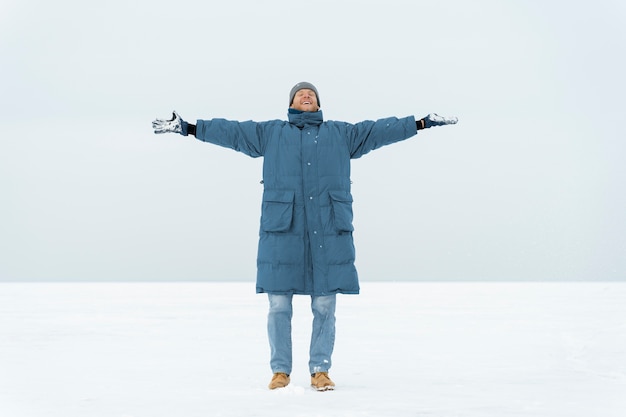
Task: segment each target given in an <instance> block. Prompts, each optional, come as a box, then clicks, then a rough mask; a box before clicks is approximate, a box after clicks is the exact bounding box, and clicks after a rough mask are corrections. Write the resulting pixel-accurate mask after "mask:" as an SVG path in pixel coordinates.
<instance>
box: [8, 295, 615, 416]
mask: <svg viewBox="0 0 626 417" xmlns="http://www.w3.org/2000/svg"><path fill="white" fill-rule="evenodd" d="M308 302H309V298H308V297H296V298H295V312H294V371H293V374H292V384H291V385H290V386H289V387H287V388H285V389H282V390H277V391H269V390H268V389H267V388H266V386H267V383H268V382H269V379H270V377H271V371H270V369H269V366H268V355H269V348H268V345H267V340H266V334H265V319H266V310H267V299H266V297H265V296H263V295H256V294H254V285H253V284H252V283H80V284H69V283H52V284H51V283H46V284H43V283H2V284H0V416H2V417H57V416H58V417H74V416H76V417H78V416H80V417H100V416H103V417H105V416H106V417H160V416H167V417H195V416H203V417H208V416H211V417H214V416H268V417H269V416H272V417H274V416H295V417H317V416H320V417H322V416H323V417H327V416H336V417H350V416H355V417H356V416H358V417H370V416H390V417H391V416H393V417H403V416H413V417H438V416H446V417H454V416H459V417H461V416H462V417H474V416H493V417H496V416H497V417H512V416H542V417H560V416H563V417H577V416H580V417H583V416H584V417H589V416H600V417H623V416H624V415H626V399H625V398H624V394H625V393H626V283H363V284H362V294H361V295H359V296H340V297H339V300H338V311H337V320H338V322H337V343H336V347H335V355H334V357H333V359H334V366H333V368H332V370H331V377H332V378H333V379H334V380H335V382H336V383H337V389H336V390H335V391H333V392H324V393H319V392H314V391H312V390H311V389H309V388H308V383H309V376H308V375H307V360H308V357H307V353H308V341H309V329H310V321H311V314H310V311H309V305H308Z"/></svg>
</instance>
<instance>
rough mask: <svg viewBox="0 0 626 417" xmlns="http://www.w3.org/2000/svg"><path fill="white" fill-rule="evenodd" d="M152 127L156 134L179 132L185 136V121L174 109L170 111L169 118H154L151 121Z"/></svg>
mask: <svg viewBox="0 0 626 417" xmlns="http://www.w3.org/2000/svg"><path fill="white" fill-rule="evenodd" d="M152 128H153V129H154V133H157V134H158V133H180V134H181V135H184V136H187V122H185V121H184V120H183V119H181V117H180V116H179V115H178V113H176V111H174V112H172V118H171V119H169V120H166V119H156V120H155V121H153V122H152Z"/></svg>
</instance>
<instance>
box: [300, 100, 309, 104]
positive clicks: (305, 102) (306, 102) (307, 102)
mask: <svg viewBox="0 0 626 417" xmlns="http://www.w3.org/2000/svg"><path fill="white" fill-rule="evenodd" d="M302 104H311V102H310V101H304V102H302Z"/></svg>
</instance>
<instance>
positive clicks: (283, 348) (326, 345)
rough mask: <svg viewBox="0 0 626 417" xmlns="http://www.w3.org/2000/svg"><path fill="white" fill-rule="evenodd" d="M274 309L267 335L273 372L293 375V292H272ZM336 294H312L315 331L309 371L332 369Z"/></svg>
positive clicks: (270, 295)
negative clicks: (283, 293) (285, 293)
mask: <svg viewBox="0 0 626 417" xmlns="http://www.w3.org/2000/svg"><path fill="white" fill-rule="evenodd" d="M268 297H269V301H270V311H269V314H268V316H267V334H268V336H269V340H270V351H271V358H270V366H271V368H272V372H274V373H276V372H284V373H286V374H288V375H289V374H291V365H292V354H291V317H292V316H293V307H292V303H291V301H292V299H293V295H291V294H290V295H282V294H268ZM336 305H337V297H336V295H335V294H333V295H327V296H320V297H315V296H311V311H313V332H312V334H311V347H310V349H309V372H310V373H311V374H313V373H315V372H328V370H329V369H330V366H331V364H332V361H331V355H332V353H333V348H334V346H335V306H336Z"/></svg>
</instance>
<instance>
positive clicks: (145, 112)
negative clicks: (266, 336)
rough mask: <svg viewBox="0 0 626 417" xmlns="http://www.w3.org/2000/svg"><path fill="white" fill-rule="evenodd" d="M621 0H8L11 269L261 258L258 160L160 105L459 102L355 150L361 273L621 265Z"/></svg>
mask: <svg viewBox="0 0 626 417" xmlns="http://www.w3.org/2000/svg"><path fill="white" fill-rule="evenodd" d="M625 45H626V5H625V3H624V2H623V1H618V0H615V1H608V0H599V1H594V2H566V1H549V0H548V1H519V2H517V1H516V2H501V1H495V0H494V1H486V0H482V1H462V0H449V1H433V2H418V1H409V0H406V1H401V0H385V1H382V0H381V1H368V0H358V1H357V0H354V1H347V0H345V1H341V0H332V1H331V0H322V1H317V2H294V1H286V0H270V1H263V2H260V1H253V0H241V1H237V0H232V1H206V2H202V1H184V0H183V1H178V2H171V1H154V0H151V1H147V0H139V1H132V0H123V1H122V0H108V1H100V2H90V1H69V0H59V1H55V2H49V1H43V0H41V1H29V0H19V1H18V0H3V1H2V3H0V59H1V61H2V63H1V65H0V75H1V76H0V97H1V98H0V192H1V196H0V199H1V200H0V280H31V279H44V280H59V279H68V280H127V279H132V280H135V279H136V280H187V279H193V280H216V279H228V280H250V281H251V282H253V281H254V277H255V273H256V244H257V237H258V228H259V225H258V220H259V216H260V198H261V194H262V185H260V184H259V181H260V180H261V166H262V160H260V159H251V158H249V157H247V156H245V155H243V154H238V153H236V152H234V151H231V150H228V149H224V148H219V147H216V146H213V145H210V144H205V143H202V142H200V141H198V140H195V139H194V138H191V137H187V138H183V137H182V136H179V135H159V136H156V135H154V134H153V132H152V129H151V121H152V120H153V119H154V118H156V117H167V116H169V114H170V112H171V111H172V110H174V109H175V110H177V111H178V112H179V113H180V114H181V115H182V117H183V118H184V119H186V120H189V121H192V122H193V121H195V120H196V119H209V118H212V117H223V118H228V119H234V120H250V119H252V120H258V121H261V120H268V119H285V118H286V112H287V105H288V93H289V90H290V88H291V87H292V86H293V85H294V84H295V83H296V82H299V81H303V80H306V81H310V82H312V83H314V84H315V85H316V86H317V88H318V90H319V92H320V98H321V103H322V110H323V111H324V117H325V118H326V119H327V120H330V119H332V120H345V121H349V122H358V121H361V120H364V119H377V118H381V117H387V116H398V117H402V116H407V115H415V116H416V117H418V118H419V117H423V116H425V115H426V114H428V113H430V112H437V113H440V114H443V115H447V116H458V117H459V123H458V124H457V125H455V126H446V127H439V128H433V129H430V130H427V131H424V132H420V133H419V134H418V135H417V136H416V137H414V138H411V139H409V140H407V141H405V142H401V143H398V144H395V145H392V146H389V147H385V148H382V149H379V150H377V151H375V152H372V153H370V154H368V155H366V156H365V157H363V158H362V159H360V160H355V161H353V164H352V167H353V168H352V174H353V175H352V181H353V190H352V191H353V194H354V201H355V203H354V210H355V228H356V230H355V233H354V237H355V243H356V248H357V268H358V269H359V272H360V276H361V278H362V279H363V280H409V279H419V280H447V279H461V280H464V279H485V280H500V279H503V280H505V279H522V280H538V279H539V280H541V279H559V280H562V279H572V280H603V279H605V280H609V279H610V280H617V279H620V280H623V279H626V218H625V217H626V216H625V215H624V213H626V192H625V190H626V163H625V162H626V161H625V156H626V145H625V144H624V137H625V134H624V129H623V128H622V122H623V120H624V116H625V110H626V105H625V104H624V102H625V95H626V94H625V93H626V83H625V81H624V74H626V56H625V55H624V50H625V49H624V46H625Z"/></svg>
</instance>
